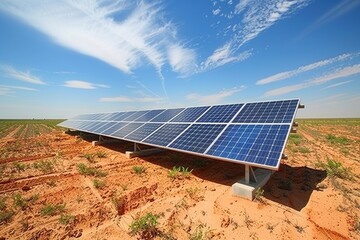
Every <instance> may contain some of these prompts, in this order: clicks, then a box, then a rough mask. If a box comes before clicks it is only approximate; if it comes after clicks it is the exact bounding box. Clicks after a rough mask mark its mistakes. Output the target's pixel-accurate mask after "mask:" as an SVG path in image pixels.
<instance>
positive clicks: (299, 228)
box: [294, 224, 305, 233]
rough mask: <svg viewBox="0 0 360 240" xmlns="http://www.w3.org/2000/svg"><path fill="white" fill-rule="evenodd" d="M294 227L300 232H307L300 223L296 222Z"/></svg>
mask: <svg viewBox="0 0 360 240" xmlns="http://www.w3.org/2000/svg"><path fill="white" fill-rule="evenodd" d="M294 227H295V229H296V230H297V231H298V232H299V233H303V232H305V228H304V227H302V226H300V225H299V224H295V225H294Z"/></svg>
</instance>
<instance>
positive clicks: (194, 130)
mask: <svg viewBox="0 0 360 240" xmlns="http://www.w3.org/2000/svg"><path fill="white" fill-rule="evenodd" d="M225 126H226V125H225V124H194V125H192V126H191V127H189V128H188V129H186V131H185V132H184V133H182V134H181V135H180V136H179V137H178V138H177V139H176V140H175V141H174V142H173V143H171V144H170V146H169V147H171V148H175V149H181V150H186V151H190V152H197V153H203V152H205V150H206V149H207V148H208V147H209V146H210V144H211V143H212V142H213V141H214V139H215V138H216V136H217V135H219V133H220V132H221V130H223V128H224V127H225Z"/></svg>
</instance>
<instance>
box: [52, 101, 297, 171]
mask: <svg viewBox="0 0 360 240" xmlns="http://www.w3.org/2000/svg"><path fill="white" fill-rule="evenodd" d="M275 103H276V104H275ZM298 104H299V100H298V99H296V100H286V101H275V102H266V103H256V105H255V106H258V108H257V109H254V105H253V104H233V105H219V106H209V107H198V108H196V107H194V108H185V109H182V110H179V109H167V110H152V111H138V112H124V113H108V114H90V115H81V116H79V117H76V118H74V119H70V120H67V121H65V122H63V123H61V124H59V125H60V126H63V127H67V128H72V129H77V130H80V131H84V132H89V133H94V134H98V135H102V136H109V137H112V138H117V139H122V140H127V141H132V142H137V143H143V144H147V145H152V146H156V147H161V148H165V149H171V150H177V151H183V152H187V153H192V154H197V155H202V156H208V157H212V158H216V159H220V160H225V161H231V162H236V163H242V164H249V165H253V166H261V167H265V168H271V169H277V168H278V166H279V162H280V158H281V154H282V152H283V149H284V146H285V143H286V140H287V137H288V134H289V132H290V129H291V126H292V121H293V119H294V116H295V113H296V109H297V107H298ZM248 105H250V106H251V108H250V107H248V108H246V106H248ZM275 105H276V106H279V108H282V110H281V111H278V109H276V111H275V110H274V106H275ZM264 106H267V107H264ZM204 109H205V110H204ZM236 109H237V110H236ZM249 109H250V110H249ZM284 109H286V111H283V110H284ZM187 110H188V111H187ZM154 111H157V114H155V112H154ZM175 112H177V114H175ZM199 112H202V114H200V115H199ZM255 112H256V114H253V113H255ZM273 112H276V113H277V114H273ZM170 113H172V116H170V115H171V114H170ZM185 113H186V115H184V114H185ZM210 113H211V114H210ZM118 114H120V115H122V116H124V115H126V117H125V118H122V119H123V120H124V121H120V122H119V118H117V120H118V121H114V120H110V119H113V118H111V117H113V116H118V117H119V116H120V115H118ZM246 114H247V115H246ZM135 115H136V117H135ZM150 115H152V117H151V118H150ZM155 115H156V116H155ZM228 115H230V116H228ZM240 115H241V116H242V118H244V119H249V121H250V122H248V123H238V122H235V121H234V119H236V118H237V117H239V116H240ZM258 115H259V116H262V117H263V118H262V120H261V122H262V123H258V121H255V120H256V119H255V117H256V116H258ZM130 116H133V117H134V118H129V117H130ZM145 116H146V117H145ZM165 116H167V117H165ZM205 116H206V117H205ZM284 116H288V118H290V120H287V121H286V123H267V122H266V121H267V120H270V121H271V122H274V121H275V119H282V120H281V121H283V119H284ZM145 118H146V119H148V121H147V122H145V121H144V120H145ZM202 118H203V119H204V120H201V121H200V119H202ZM105 119H106V120H105ZM130 119H132V122H130V121H131V120H130ZM140 119H141V121H140ZM165 119H167V122H161V121H160V120H163V121H165ZM190 119H192V120H193V122H187V121H190ZM210 119H211V121H214V122H205V121H210ZM220 119H221V120H220ZM125 120H126V121H125ZM153 120H156V121H153ZM173 120H174V121H173ZM180 120H181V121H180ZM215 120H216V121H215ZM225 120H227V121H228V122H223V121H225Z"/></svg>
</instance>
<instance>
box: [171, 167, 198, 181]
mask: <svg viewBox="0 0 360 240" xmlns="http://www.w3.org/2000/svg"><path fill="white" fill-rule="evenodd" d="M192 171H193V170H192V169H191V170H189V168H185V167H183V166H180V167H176V166H174V167H173V168H172V169H171V170H169V173H168V176H169V177H170V178H172V179H176V178H180V177H184V178H188V177H189V176H190V174H191V172H192Z"/></svg>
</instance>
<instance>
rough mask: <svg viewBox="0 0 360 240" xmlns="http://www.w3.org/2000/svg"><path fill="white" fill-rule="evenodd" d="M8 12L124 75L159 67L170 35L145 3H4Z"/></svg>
mask: <svg viewBox="0 0 360 240" xmlns="http://www.w3.org/2000/svg"><path fill="white" fill-rule="evenodd" d="M0 9H2V10H4V11H6V12H9V13H11V14H13V15H15V16H16V17H18V18H19V19H21V20H23V21H24V22H25V23H27V24H29V25H31V26H33V27H34V28H36V29H37V30H39V31H41V32H42V33H44V34H45V35H47V36H49V37H50V38H51V39H53V41H54V42H56V43H57V44H59V45H61V46H63V47H66V48H69V49H72V50H74V51H76V52H79V53H82V54H85V55H88V56H91V57H94V58H97V59H99V60H101V61H103V62H106V63H108V64H110V65H112V66H114V67H116V68H118V69H120V70H121V71H123V72H125V73H131V72H132V71H133V70H134V69H136V68H137V67H139V66H140V65H142V64H144V63H145V64H147V63H150V64H152V65H153V66H154V67H155V68H156V69H157V71H160V70H161V68H162V66H163V65H164V64H165V62H166V60H167V58H166V49H167V46H168V44H176V43H177V41H176V39H174V36H175V35H176V34H175V29H174V26H173V25H172V24H171V23H170V22H166V21H164V19H165V18H164V17H163V14H162V12H161V10H162V9H161V6H160V5H159V4H158V3H152V4H150V3H146V2H145V1H140V2H138V1H136V2H135V1H134V2H132V1H130V2H128V1H116V2H111V1H96V0H89V1H65V0H63V1H61V0H60V1H42V0H41V1H40V0H35V1H31V2H26V1H25V2H24V1H22V0H4V1H1V2H0Z"/></svg>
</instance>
